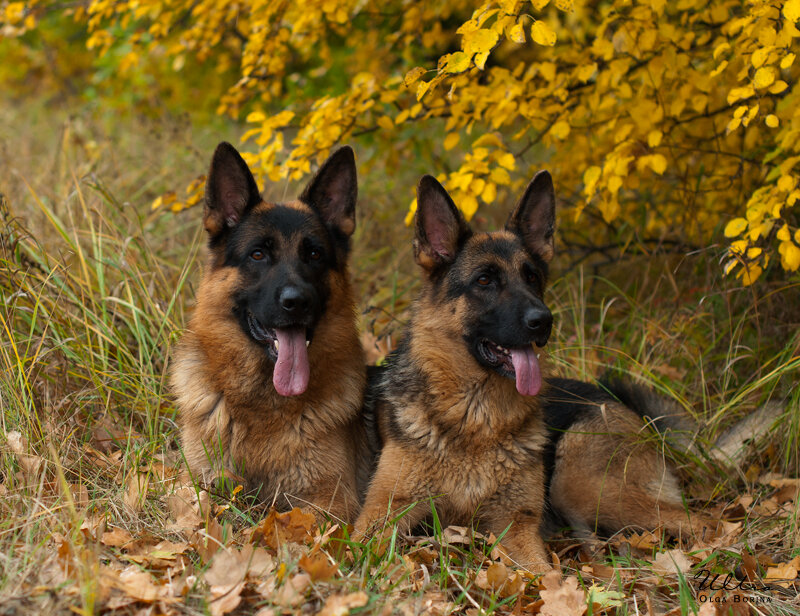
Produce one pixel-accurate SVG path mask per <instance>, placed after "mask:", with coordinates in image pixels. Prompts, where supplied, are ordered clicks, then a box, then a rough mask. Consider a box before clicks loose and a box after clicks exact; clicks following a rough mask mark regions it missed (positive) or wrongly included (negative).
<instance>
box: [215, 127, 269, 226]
mask: <svg viewBox="0 0 800 616" xmlns="http://www.w3.org/2000/svg"><path fill="white" fill-rule="evenodd" d="M260 201H261V195H260V194H259V192H258V186H256V181H255V179H253V174H252V173H250V169H249V168H248V166H247V163H246V162H244V160H243V159H242V157H241V156H240V155H239V152H237V151H236V148H234V147H233V146H232V145H231V144H230V143H227V142H225V141H223V142H222V143H220V144H219V145H218V146H217V149H216V150H214V157H213V158H212V159H211V168H210V169H209V171H208V179H207V180H206V199H205V207H204V210H203V225H204V226H205V228H206V231H208V232H209V234H210V235H212V236H214V235H218V234H219V233H221V232H222V231H224V230H225V229H226V228H230V227H234V226H236V224H237V223H238V222H239V220H240V219H241V218H242V216H243V215H244V213H245V212H246V211H247V210H249V209H250V208H251V207H253V206H254V205H256V204H257V203H259V202H260Z"/></svg>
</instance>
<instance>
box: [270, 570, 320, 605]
mask: <svg viewBox="0 0 800 616" xmlns="http://www.w3.org/2000/svg"><path fill="white" fill-rule="evenodd" d="M310 585H311V576H310V575H308V574H307V573H298V574H297V575H293V576H292V577H291V578H290V579H288V580H286V582H285V583H284V584H283V586H281V587H280V588H279V589H278V592H277V593H275V596H274V601H275V603H277V604H278V605H280V606H282V607H296V606H298V605H300V604H301V603H302V602H303V600H304V598H305V592H306V589H307V588H308V587H309V586H310Z"/></svg>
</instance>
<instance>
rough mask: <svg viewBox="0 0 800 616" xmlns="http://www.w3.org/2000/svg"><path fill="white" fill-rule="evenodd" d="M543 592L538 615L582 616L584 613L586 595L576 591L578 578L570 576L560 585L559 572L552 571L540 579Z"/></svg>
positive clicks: (581, 591)
mask: <svg viewBox="0 0 800 616" xmlns="http://www.w3.org/2000/svg"><path fill="white" fill-rule="evenodd" d="M541 583H542V585H543V586H544V590H542V591H540V592H539V594H540V595H541V597H542V602H543V603H542V607H541V610H540V614H543V615H544V616H582V614H584V613H585V612H586V593H585V592H584V591H583V590H578V578H576V577H575V576H570V577H568V578H567V579H565V580H564V581H563V583H562V581H561V572H560V571H558V570H556V569H553V570H552V571H549V572H548V573H546V574H545V575H544V577H543V578H542V582H541Z"/></svg>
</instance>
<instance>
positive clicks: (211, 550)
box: [189, 518, 223, 563]
mask: <svg viewBox="0 0 800 616" xmlns="http://www.w3.org/2000/svg"><path fill="white" fill-rule="evenodd" d="M189 543H190V544H191V546H192V547H193V548H194V549H195V550H197V554H198V555H199V556H200V559H201V560H202V561H203V562H204V563H207V562H208V561H209V560H211V557H212V556H214V554H215V553H216V552H217V550H219V549H220V548H221V547H223V546H222V526H221V525H220V523H219V522H217V519H216V518H211V519H210V520H209V521H208V524H207V525H206V528H205V529H200V530H198V531H197V532H195V533H194V534H193V535H192V536H191V537H190V538H189Z"/></svg>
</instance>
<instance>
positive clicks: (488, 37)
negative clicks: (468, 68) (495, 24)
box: [461, 28, 499, 55]
mask: <svg viewBox="0 0 800 616" xmlns="http://www.w3.org/2000/svg"><path fill="white" fill-rule="evenodd" d="M498 38H499V35H498V34H497V32H495V31H494V30H487V29H485V28H482V29H480V30H475V31H474V32H469V33H468V34H465V35H464V39H463V41H462V43H461V46H462V47H463V49H464V51H465V52H466V53H467V54H469V55H472V54H475V53H486V52H488V51H491V50H492V48H493V47H494V46H495V44H496V43H497V39H498Z"/></svg>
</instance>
